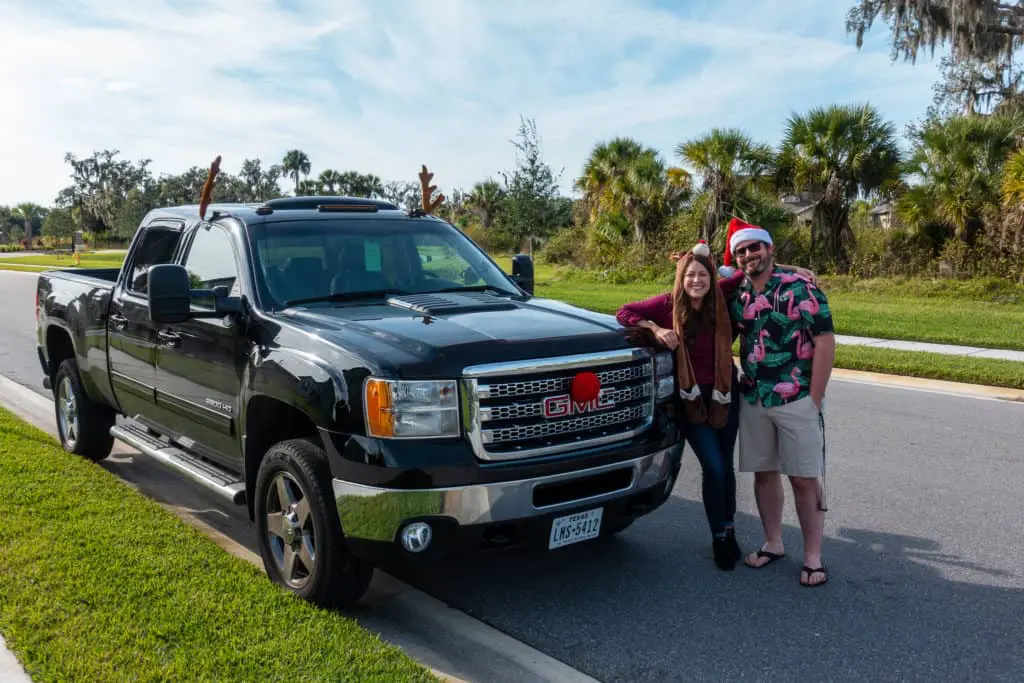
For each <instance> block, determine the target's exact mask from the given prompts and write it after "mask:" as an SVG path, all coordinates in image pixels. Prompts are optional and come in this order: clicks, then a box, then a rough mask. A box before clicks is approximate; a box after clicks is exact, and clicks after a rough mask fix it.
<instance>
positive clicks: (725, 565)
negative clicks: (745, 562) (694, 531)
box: [711, 536, 739, 572]
mask: <svg viewBox="0 0 1024 683" xmlns="http://www.w3.org/2000/svg"><path fill="white" fill-rule="evenodd" d="M711 552H712V553H714V556H715V566H717V567H718V568H719V569H721V570H723V571H727V572H728V571H732V570H733V568H734V567H735V566H736V561H737V560H738V559H739V558H738V557H733V554H734V553H733V550H732V548H731V547H730V545H729V537H728V536H726V537H724V538H715V539H714V540H712V541H711Z"/></svg>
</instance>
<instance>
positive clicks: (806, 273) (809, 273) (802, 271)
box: [778, 263, 818, 286]
mask: <svg viewBox="0 0 1024 683" xmlns="http://www.w3.org/2000/svg"><path fill="white" fill-rule="evenodd" d="M778 266H779V268H782V269H783V270H788V271H791V272H793V273H796V274H797V275H799V276H800V277H802V278H806V279H808V280H810V281H811V282H812V283H813V284H814V285H815V286H817V284H818V276H817V275H815V274H814V271H813V270H808V269H806V268H801V267H800V266H790V265H787V264H785V263H780V264H778Z"/></svg>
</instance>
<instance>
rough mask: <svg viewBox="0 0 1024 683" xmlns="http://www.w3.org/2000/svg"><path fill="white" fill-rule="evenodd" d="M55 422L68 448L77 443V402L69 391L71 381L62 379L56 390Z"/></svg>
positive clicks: (71, 391)
mask: <svg viewBox="0 0 1024 683" xmlns="http://www.w3.org/2000/svg"><path fill="white" fill-rule="evenodd" d="M57 422H58V424H59V425H60V435H61V438H63V439H64V443H66V444H67V445H68V446H69V447H70V448H74V447H75V444H76V443H77V442H78V401H76V400H75V392H74V391H73V390H72V389H71V380H70V379H68V378H67V377H64V378H63V379H62V380H61V381H60V385H58V388H57Z"/></svg>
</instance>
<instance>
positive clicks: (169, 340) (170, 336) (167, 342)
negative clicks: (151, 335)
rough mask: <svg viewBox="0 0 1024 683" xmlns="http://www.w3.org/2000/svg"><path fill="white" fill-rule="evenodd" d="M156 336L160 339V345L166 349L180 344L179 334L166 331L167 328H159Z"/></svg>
mask: <svg viewBox="0 0 1024 683" xmlns="http://www.w3.org/2000/svg"><path fill="white" fill-rule="evenodd" d="M156 338H157V339H159V340H160V345H161V346H163V347H166V348H168V349H173V348H177V346H178V345H179V344H181V335H179V334H177V333H175V332H168V331H167V330H160V331H159V332H157V333H156Z"/></svg>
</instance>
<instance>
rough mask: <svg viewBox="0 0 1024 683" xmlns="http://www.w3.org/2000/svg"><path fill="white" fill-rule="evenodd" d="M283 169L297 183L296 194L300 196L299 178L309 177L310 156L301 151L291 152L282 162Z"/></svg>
mask: <svg viewBox="0 0 1024 683" xmlns="http://www.w3.org/2000/svg"><path fill="white" fill-rule="evenodd" d="M281 168H282V169H283V170H284V172H285V174H286V175H289V176H291V178H292V180H294V181H295V194H296V195H298V194H299V176H300V175H309V169H310V168H311V166H310V163H309V156H308V155H307V154H306V153H305V152H303V151H302V150H301V149H293V150H289V151H288V153H286V154H285V155H284V159H282V161H281Z"/></svg>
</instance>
